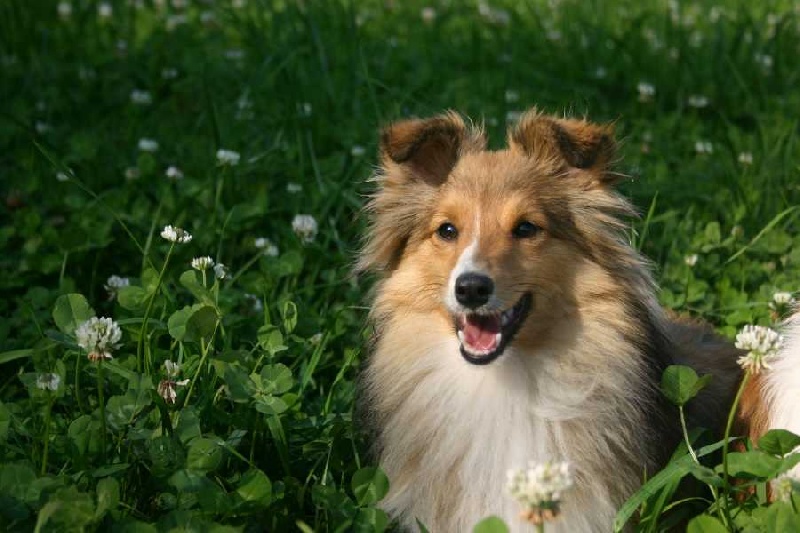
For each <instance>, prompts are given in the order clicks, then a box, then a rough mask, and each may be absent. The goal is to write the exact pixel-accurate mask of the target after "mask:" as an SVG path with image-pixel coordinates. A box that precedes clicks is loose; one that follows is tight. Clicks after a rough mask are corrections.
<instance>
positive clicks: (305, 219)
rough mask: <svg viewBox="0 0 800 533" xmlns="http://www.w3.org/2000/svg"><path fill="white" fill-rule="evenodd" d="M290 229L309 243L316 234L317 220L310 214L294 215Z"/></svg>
mask: <svg viewBox="0 0 800 533" xmlns="http://www.w3.org/2000/svg"><path fill="white" fill-rule="evenodd" d="M292 229H293V230H294V232H295V233H296V234H297V236H298V237H300V240H302V241H303V242H304V243H310V242H312V241H313V240H314V238H315V237H316V236H317V229H318V227H317V220H316V219H315V218H314V217H313V216H311V215H295V217H294V220H292Z"/></svg>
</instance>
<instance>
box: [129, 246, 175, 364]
mask: <svg viewBox="0 0 800 533" xmlns="http://www.w3.org/2000/svg"><path fill="white" fill-rule="evenodd" d="M174 249H175V243H174V242H173V243H172V244H170V245H169V251H167V257H166V258H165V259H164V265H163V266H162V267H161V272H159V273H158V281H157V282H156V288H155V290H154V291H153V294H151V295H150V300H149V301H148V302H147V309H145V311H144V319H143V321H142V331H141V333H140V334H139V342H138V343H137V345H136V370H137V371H139V372H141V371H142V367H144V371H145V372H149V371H150V361H149V359H148V360H147V361H144V363H143V352H144V341H145V338H146V337H147V322H148V321H149V320H150V313H151V312H152V311H153V302H155V300H156V295H157V294H158V290H159V289H160V288H161V282H162V280H163V279H164V273H165V272H166V271H167V265H168V264H169V258H170V256H171V255H172V250H174Z"/></svg>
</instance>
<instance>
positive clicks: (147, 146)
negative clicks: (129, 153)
mask: <svg viewBox="0 0 800 533" xmlns="http://www.w3.org/2000/svg"><path fill="white" fill-rule="evenodd" d="M138 146H139V150H140V151H142V152H156V151H158V142H156V141H154V140H153V139H148V138H146V137H143V138H141V139H139V144H138Z"/></svg>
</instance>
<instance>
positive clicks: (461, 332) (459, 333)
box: [456, 329, 464, 344]
mask: <svg viewBox="0 0 800 533" xmlns="http://www.w3.org/2000/svg"><path fill="white" fill-rule="evenodd" d="M456 335H458V341H459V342H460V343H461V344H464V332H463V331H461V330H460V329H459V330H458V331H456Z"/></svg>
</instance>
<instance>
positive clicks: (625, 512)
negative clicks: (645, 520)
mask: <svg viewBox="0 0 800 533" xmlns="http://www.w3.org/2000/svg"><path fill="white" fill-rule="evenodd" d="M733 440H735V439H729V440H728V441H727V442H726V441H724V440H721V441H719V442H715V443H714V444H709V445H708V446H703V447H702V448H700V449H699V450H697V451H696V454H697V457H698V458H700V457H704V456H706V455H708V454H710V453H713V452H715V451H717V450H719V449H720V448H722V447H723V446H725V445H726V444H727V443H730V442H731V441H733ZM693 464H694V459H693V458H692V456H691V455H689V454H688V453H687V454H685V455H684V456H683V457H681V458H679V459H673V460H672V461H671V462H670V463H669V464H667V466H666V467H664V469H663V470H661V471H660V472H658V473H657V474H656V475H655V476H653V477H652V478H650V480H649V481H647V482H646V483H645V484H644V485H642V487H641V488H640V489H639V490H638V491H636V492H635V493H634V494H633V495H632V496H631V497H630V498H628V501H626V502H625V503H624V504H623V505H622V507H620V509H619V511H617V516H616V517H615V518H614V531H616V532H619V531H622V530H623V529H624V528H625V524H627V523H628V520H630V519H631V517H632V516H633V515H634V514H635V513H636V511H637V509H639V508H640V507H641V506H642V505H643V504H644V503H645V502H646V501H647V500H649V499H650V498H651V497H652V496H653V495H655V494H656V493H658V491H659V490H661V489H662V488H663V487H665V486H666V485H668V484H669V483H671V482H673V481H675V480H678V479H681V478H683V477H684V476H686V475H687V474H688V473H689V472H690V471H691V468H692V465H693Z"/></svg>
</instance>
